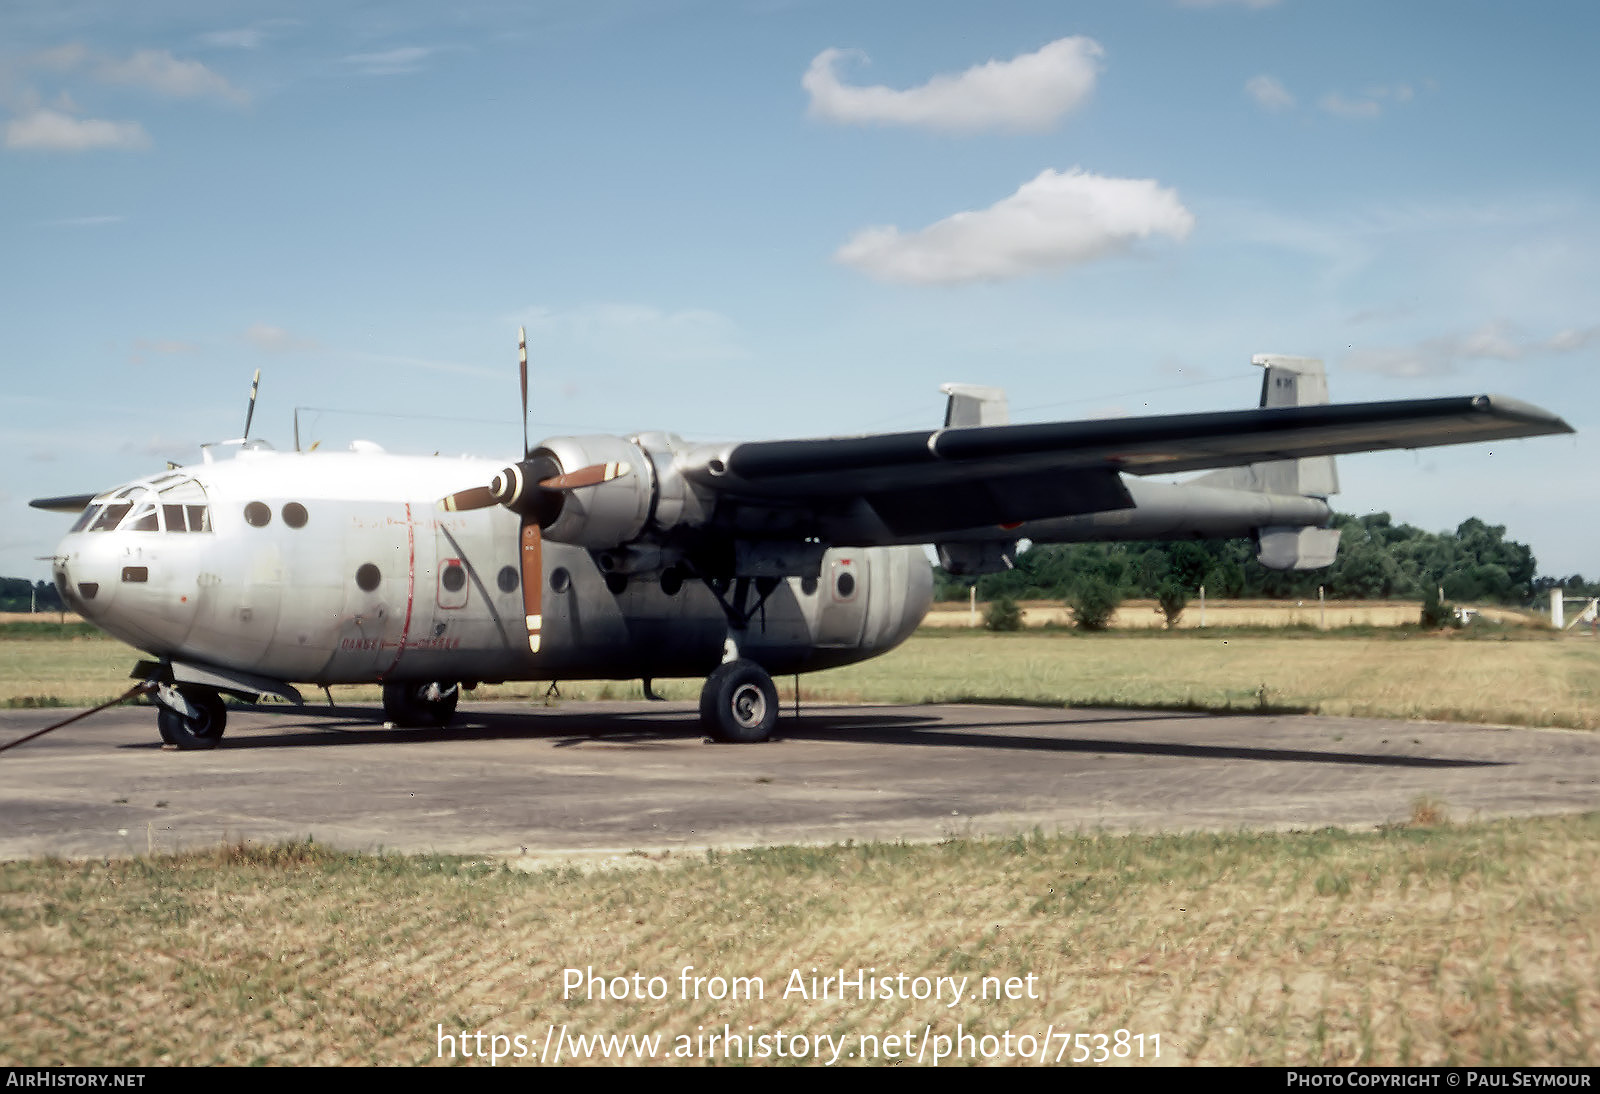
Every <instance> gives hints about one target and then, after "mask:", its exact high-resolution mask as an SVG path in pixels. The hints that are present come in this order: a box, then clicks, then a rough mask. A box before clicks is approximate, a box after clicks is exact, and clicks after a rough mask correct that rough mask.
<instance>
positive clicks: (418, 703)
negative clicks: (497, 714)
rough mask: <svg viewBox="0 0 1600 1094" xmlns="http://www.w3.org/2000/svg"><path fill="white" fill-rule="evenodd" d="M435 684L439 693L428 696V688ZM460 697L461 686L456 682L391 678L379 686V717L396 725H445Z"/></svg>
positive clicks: (453, 712) (411, 726) (454, 711)
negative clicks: (430, 697) (425, 681)
mask: <svg viewBox="0 0 1600 1094" xmlns="http://www.w3.org/2000/svg"><path fill="white" fill-rule="evenodd" d="M435 686H437V687H438V688H439V690H440V691H441V692H442V694H441V695H440V696H439V698H437V699H429V698H428V690H429V689H430V688H433V687H435ZM460 699H461V687H460V686H459V685H457V684H443V683H440V684H437V685H436V684H434V683H431V682H430V683H418V682H416V681H415V680H395V681H391V682H389V683H386V684H384V685H383V716H384V717H385V718H386V719H388V720H389V721H391V722H393V723H394V724H395V725H397V726H406V727H410V728H414V727H417V726H447V725H449V724H450V720H451V719H452V718H454V717H455V716H456V703H457V702H458V701H460Z"/></svg>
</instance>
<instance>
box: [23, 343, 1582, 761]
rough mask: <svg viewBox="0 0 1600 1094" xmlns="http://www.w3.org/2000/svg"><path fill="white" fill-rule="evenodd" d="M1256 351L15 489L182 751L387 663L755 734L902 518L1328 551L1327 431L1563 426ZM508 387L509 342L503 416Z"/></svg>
mask: <svg viewBox="0 0 1600 1094" xmlns="http://www.w3.org/2000/svg"><path fill="white" fill-rule="evenodd" d="M1255 363H1256V364H1258V365H1261V366H1263V367H1264V368H1265V370H1266V371H1265V376H1264V382H1263V386H1262V396H1261V405H1260V407H1259V408H1256V409H1251V410H1241V411H1230V412H1221V413H1202V414H1181V415H1173V416H1163V417H1146V418H1120V419H1114V420H1106V421H1079V422H1051V423H1045V424H1037V425H1010V424H1007V411H1006V403H1005V397H1004V395H1003V393H1001V392H999V391H997V390H995V389H992V388H980V387H972V386H967V385H954V384H952V385H947V386H946V387H945V389H944V390H945V392H946V394H947V395H948V396H949V401H948V404H947V408H946V411H945V422H944V428H941V429H935V430H931V431H919V432H910V433H887V434H875V435H867V436H856V437H834V438H826V439H816V440H791V441H767V442H757V443H742V444H692V443H687V442H685V441H683V440H682V439H681V438H679V437H677V436H674V435H673V434H670V433H636V434H634V435H632V436H627V437H616V436H572V437H555V438H552V439H549V440H546V441H545V442H544V443H543V444H540V445H539V446H537V447H534V448H529V446H528V444H527V440H526V436H524V443H523V452H524V457H523V459H521V460H519V461H518V462H516V463H513V464H511V465H510V466H508V467H504V468H500V467H498V466H496V465H493V464H489V463H485V462H483V461H479V460H467V459H442V458H438V457H432V458H419V457H405V456H396V455H389V454H386V453H384V452H382V451H381V450H378V449H377V448H376V447H375V446H372V445H370V444H362V443H360V442H357V443H356V444H355V445H353V446H352V451H349V452H337V453H335V452H327V453H324V452H315V451H312V452H300V451H296V452H293V453H287V452H283V453H280V452H275V451H272V450H271V449H270V447H269V446H267V445H266V444H264V443H263V442H260V441H251V440H248V439H246V440H242V441H238V442H229V444H230V445H231V447H232V448H233V449H234V452H233V455H232V458H230V459H218V458H216V456H215V455H214V453H213V448H214V447H217V446H212V447H207V448H205V449H203V450H202V451H203V455H204V462H202V463H200V464H197V465H194V466H190V467H179V468H173V469H170V470H168V471H166V472H164V473H163V474H159V475H155V476H153V477H151V478H147V479H141V480H139V481H137V482H132V483H129V484H127V485H125V486H120V487H118V488H116V489H115V490H110V491H107V492H105V493H103V494H97V495H93V496H88V495H81V496H74V497H66V498H41V499H38V500H36V501H34V502H33V503H32V504H33V505H34V506H36V507H38V508H43V509H55V510H62V511H72V512H76V511H78V510H82V515H81V516H80V517H79V518H78V521H77V523H76V524H74V525H73V526H72V529H71V530H70V532H69V533H68V534H67V536H66V538H65V539H64V540H62V542H61V546H60V547H59V548H58V550H57V553H56V555H55V557H54V560H53V572H54V577H55V582H56V585H57V586H58V588H59V589H60V591H61V595H62V597H63V598H64V599H65V601H66V603H67V604H68V605H69V606H70V607H71V608H72V609H73V610H74V611H77V612H79V613H81V614H82V615H83V616H84V618H86V619H88V620H90V621H92V622H94V623H95V624H96V625H98V626H100V627H101V628H103V629H104V630H106V631H108V632H110V633H111V634H113V635H115V636H116V637H118V638H120V639H122V640H123V641H125V642H128V643H130V644H132V645H134V646H136V647H138V648H140V649H142V650H145V651H147V652H148V653H149V654H150V655H151V656H152V657H153V658H154V660H151V661H142V662H140V663H139V666H138V667H137V668H136V670H135V675H136V676H141V677H143V678H145V679H147V680H149V681H150V682H151V683H152V684H153V685H157V689H156V691H155V693H154V695H155V699H156V702H157V705H158V707H159V712H158V717H157V723H158V726H159V728H160V731H161V736H162V737H163V738H164V739H165V740H166V741H168V742H169V743H171V744H173V745H175V746H177V747H178V748H181V749H192V748H211V747H214V746H215V745H216V744H217V742H218V740H219V739H220V738H221V737H222V733H223V728H224V724H225V720H226V710H225V708H224V706H223V702H222V698H221V696H222V695H224V694H230V695H235V696H239V697H244V698H249V699H257V698H259V697H260V696H262V695H275V696H281V697H283V698H286V699H289V700H291V701H294V702H299V701H300V695H299V693H298V691H296V689H295V688H294V686H293V684H294V683H296V682H298V683H310V684H314V685H319V686H326V685H330V684H354V683H374V682H378V683H382V685H383V696H384V711H385V713H386V715H387V716H388V718H389V719H390V720H392V721H394V722H396V723H400V724H419V723H434V724H444V723H446V722H448V721H449V720H450V718H451V716H452V715H453V713H454V711H455V707H456V700H457V698H458V697H459V694H460V689H461V688H467V689H471V688H473V687H476V686H477V685H478V684H479V683H480V682H485V681H490V682H497V681H504V680H552V681H553V680H558V679H596V678H605V679H627V678H644V679H645V680H646V684H647V687H648V681H649V680H650V679H651V678H656V677H669V676H706V683H705V687H704V690H703V691H702V692H701V697H700V716H701V720H702V721H703V723H704V724H705V726H706V728H707V730H708V731H709V733H710V734H711V735H712V736H713V737H715V738H717V739H719V740H724V741H758V740H763V739H765V738H767V737H768V736H769V735H770V734H771V733H772V731H773V728H774V726H775V724H776V721H777V716H778V699H777V692H776V690H775V688H774V687H773V683H772V674H788V673H799V672H808V671H811V670H814V669H823V668H829V667H832V666H835V665H843V664H847V663H849V662H852V661H859V660H863V659H865V658H869V657H874V656H876V655H878V654H881V653H884V652H885V651H887V650H889V649H892V648H893V647H894V646H896V645H898V644H899V643H900V642H902V641H904V640H905V638H906V637H907V636H908V635H910V634H911V632H912V631H913V630H914V629H915V628H916V626H917V624H918V623H919V622H920V621H921V619H922V617H923V615H924V613H925V612H926V611H927V609H928V606H929V602H930V598H931V586H932V580H931V570H930V566H929V563H928V560H927V556H926V554H925V553H924V550H923V547H922V546H921V545H922V544H927V543H933V544H935V545H936V546H937V549H938V553H939V557H940V560H941V562H942V563H943V565H945V566H946V567H947V568H949V569H950V570H952V571H954V572H956V573H964V574H971V573H981V572H985V571H990V570H996V569H1001V568H1004V567H1006V566H1008V565H1009V563H1010V559H1011V556H1012V554H1013V553H1014V551H1015V550H1016V547H1017V543H1018V541H1019V540H1021V539H1024V538H1025V539H1027V540H1030V541H1033V542H1035V543H1039V542H1061V541H1078V540H1121V539H1180V538H1189V537H1218V538H1223V537H1227V538H1232V537H1244V536H1253V537H1254V538H1255V540H1256V543H1257V545H1258V557H1259V558H1260V559H1261V561H1262V562H1263V563H1264V564H1265V565H1267V566H1271V567H1276V568H1310V567H1316V566H1326V565H1328V564H1329V563H1331V562H1332V561H1333V557H1334V552H1335V550H1336V548H1337V546H1338V532H1337V531H1335V530H1329V529H1327V528H1326V527H1325V525H1326V524H1327V523H1328V520H1329V518H1330V516H1331V510H1330V509H1329V507H1328V503H1327V501H1326V498H1327V497H1328V495H1330V494H1332V493H1334V492H1336V491H1337V489H1338V482H1337V478H1336V476H1335V472H1334V467H1333V460H1332V458H1331V457H1332V456H1333V455H1334V454H1336V453H1344V452H1362V451H1370V450H1377V449H1387V448H1420V447H1426V446H1431V445H1445V444H1459V443H1465V442H1470V441H1487V440H1497V439H1502V438H1509V437H1531V436H1536V435H1540V434H1547V433H1565V432H1571V427H1569V426H1568V425H1567V424H1566V423H1565V422H1564V421H1562V420H1561V419H1560V418H1558V417H1556V416H1554V415H1552V414H1550V413H1548V412H1546V411H1544V410H1541V409H1539V408H1538V407H1534V406H1529V405H1527V404H1525V403H1520V402H1517V401H1515V400H1512V399H1508V398H1505V397H1503V396H1499V395H1473V396H1464V397H1458V398H1444V399H1424V400H1405V401H1399V402H1380V403H1360V404H1346V405H1329V404H1328V402H1327V383H1326V380H1325V378H1324V374H1323V370H1322V364H1321V362H1319V361H1315V360H1310V359H1306V358H1295V357H1277V356H1262V357H1257V358H1255ZM258 375H259V374H258ZM527 399H528V397H527V356H526V350H525V349H524V351H523V365H522V405H523V421H524V432H526V421H527ZM251 407H252V411H253V409H254V391H253V390H252V396H251ZM248 435H249V418H248V417H247V418H246V425H245V436H246V438H248ZM1211 468H1215V469H1218V470H1214V471H1211V473H1209V474H1206V475H1202V476H1200V477H1198V478H1195V479H1192V480H1190V481H1187V482H1183V483H1166V482H1155V481H1150V480H1149V479H1148V478H1147V477H1148V476H1151V475H1158V474H1166V473H1172V472H1186V471H1194V470H1203V469H1211Z"/></svg>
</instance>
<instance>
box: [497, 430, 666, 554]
mask: <svg viewBox="0 0 1600 1094" xmlns="http://www.w3.org/2000/svg"><path fill="white" fill-rule="evenodd" d="M551 461H554V463H555V464H557V465H559V469H558V470H556V471H555V472H554V474H564V473H568V472H572V471H576V470H578V469H579V468H583V467H590V466H592V465H595V464H611V463H615V464H627V465H628V470H627V471H626V472H625V473H620V474H618V475H617V477H616V478H614V479H612V480H610V481H609V482H602V483H599V484H597V485H594V486H585V487H580V488H577V489H571V490H561V491H546V492H545V497H546V499H547V501H546V503H545V504H544V505H542V506H541V508H542V509H543V513H542V514H541V517H542V519H541V521H540V524H541V525H542V526H543V528H544V535H545V538H546V539H549V540H553V541H554V542H556V543H571V544H573V545H575V546H578V547H587V548H589V549H590V550H595V551H599V550H605V549H606V548H609V547H616V546H618V545H619V544H623V543H628V542H630V541H631V540H633V539H634V538H635V537H636V536H638V535H639V533H640V532H642V531H643V530H644V527H645V525H646V524H648V523H649V521H650V510H651V506H652V505H653V503H654V501H655V493H656V482H655V470H654V467H653V465H652V464H651V461H650V458H649V456H648V455H646V453H645V452H644V451H643V450H642V449H641V448H640V447H639V446H638V445H636V444H634V443H633V442H632V441H630V440H628V439H627V438H625V437H613V436H609V435H604V434H601V435H596V436H591V437H554V438H552V439H550V440H547V441H545V442H544V443H543V444H542V445H540V446H539V447H538V448H537V449H535V450H534V451H533V452H531V453H529V455H528V459H527V461H526V462H525V463H524V464H523V466H524V467H527V466H530V465H531V466H533V467H538V468H541V470H540V471H539V472H538V474H539V475H540V477H541V478H549V477H553V475H545V473H544V471H543V470H542V469H543V468H547V467H549V466H550V464H551ZM551 495H555V496H554V497H552V496H551Z"/></svg>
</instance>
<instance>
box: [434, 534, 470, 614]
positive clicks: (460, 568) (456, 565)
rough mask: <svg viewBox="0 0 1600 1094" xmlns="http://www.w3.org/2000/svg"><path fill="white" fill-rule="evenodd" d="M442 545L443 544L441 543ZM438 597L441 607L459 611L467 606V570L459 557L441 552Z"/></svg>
mask: <svg viewBox="0 0 1600 1094" xmlns="http://www.w3.org/2000/svg"><path fill="white" fill-rule="evenodd" d="M441 546H442V545H441ZM438 570H439V580H438V590H437V594H436V595H437V598H438V604H439V607H440V608H442V609H445V610H447V611H457V610H459V609H461V608H465V607H466V606H467V595H468V592H469V590H468V587H467V570H466V567H465V566H464V565H462V562H461V560H460V559H459V558H451V557H449V556H448V555H445V554H444V553H443V552H440V555H439V566H438Z"/></svg>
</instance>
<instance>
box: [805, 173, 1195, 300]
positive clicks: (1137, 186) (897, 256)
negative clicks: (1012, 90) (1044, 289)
mask: <svg viewBox="0 0 1600 1094" xmlns="http://www.w3.org/2000/svg"><path fill="white" fill-rule="evenodd" d="M1193 227H1194V215H1193V214H1192V213H1190V212H1189V210H1188V209H1186V208H1184V207H1183V203H1182V202H1180V201H1179V200H1178V195H1177V192H1176V191H1174V190H1170V189H1165V188H1163V187H1161V186H1160V185H1159V184H1157V183H1156V181H1155V180H1154V179H1118V178H1106V177H1104V176H1101V175H1091V174H1088V173H1087V172H1084V171H1082V170H1078V169H1074V170H1072V171H1068V172H1065V173H1062V172H1058V171H1054V170H1046V171H1044V172H1042V173H1041V174H1040V175H1039V176H1038V177H1037V178H1035V179H1033V180H1032V181H1031V182H1026V183H1023V185H1022V186H1021V187H1020V188H1019V189H1018V190H1017V192H1016V193H1014V194H1012V195H1011V196H1010V197H1007V198H1003V199H1001V200H1000V201H998V202H996V203H995V204H993V205H991V206H990V207H989V208H987V209H979V210H976V211H969V212H961V213H956V214H955V215H954V216H950V217H946V218H945V219H944V220H941V221H938V222H937V223H935V224H931V225H929V226H928V227H926V228H923V229H921V230H920V231H915V232H908V233H902V232H901V231H900V229H899V228H895V227H882V228H867V229H864V230H862V231H860V232H857V233H856V234H855V235H854V236H853V237H851V239H850V241H849V242H847V243H846V244H845V245H844V246H843V247H841V248H839V250H838V251H837V252H836V253H835V254H834V258H835V259H836V260H837V261H839V262H842V263H844V264H845V265H847V266H853V267H855V268H856V269H858V270H862V271H863V272H865V273H867V274H870V275H871V276H873V277H876V278H878V279H879V280H883V281H901V282H910V283H913V284H924V285H930V284H957V283H961V282H968V281H994V280H1001V279H1004V278H1011V277H1020V276H1023V275H1025V274H1031V273H1040V272H1043V271H1045V270H1051V269H1056V268H1059V267H1063V266H1071V265H1075V264H1077V263H1081V262H1088V261H1091V260H1093V259H1096V258H1100V257H1103V256H1105V255H1108V254H1113V253H1115V252H1118V251H1122V250H1125V249H1127V248H1128V247H1130V246H1132V245H1133V244H1134V243H1136V242H1138V241H1139V240H1141V239H1147V238H1149V237H1150V236H1155V235H1164V236H1167V237H1169V238H1171V239H1177V240H1181V239H1184V238H1185V237H1187V236H1188V234H1189V232H1190V230H1191V229H1192V228H1193Z"/></svg>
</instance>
